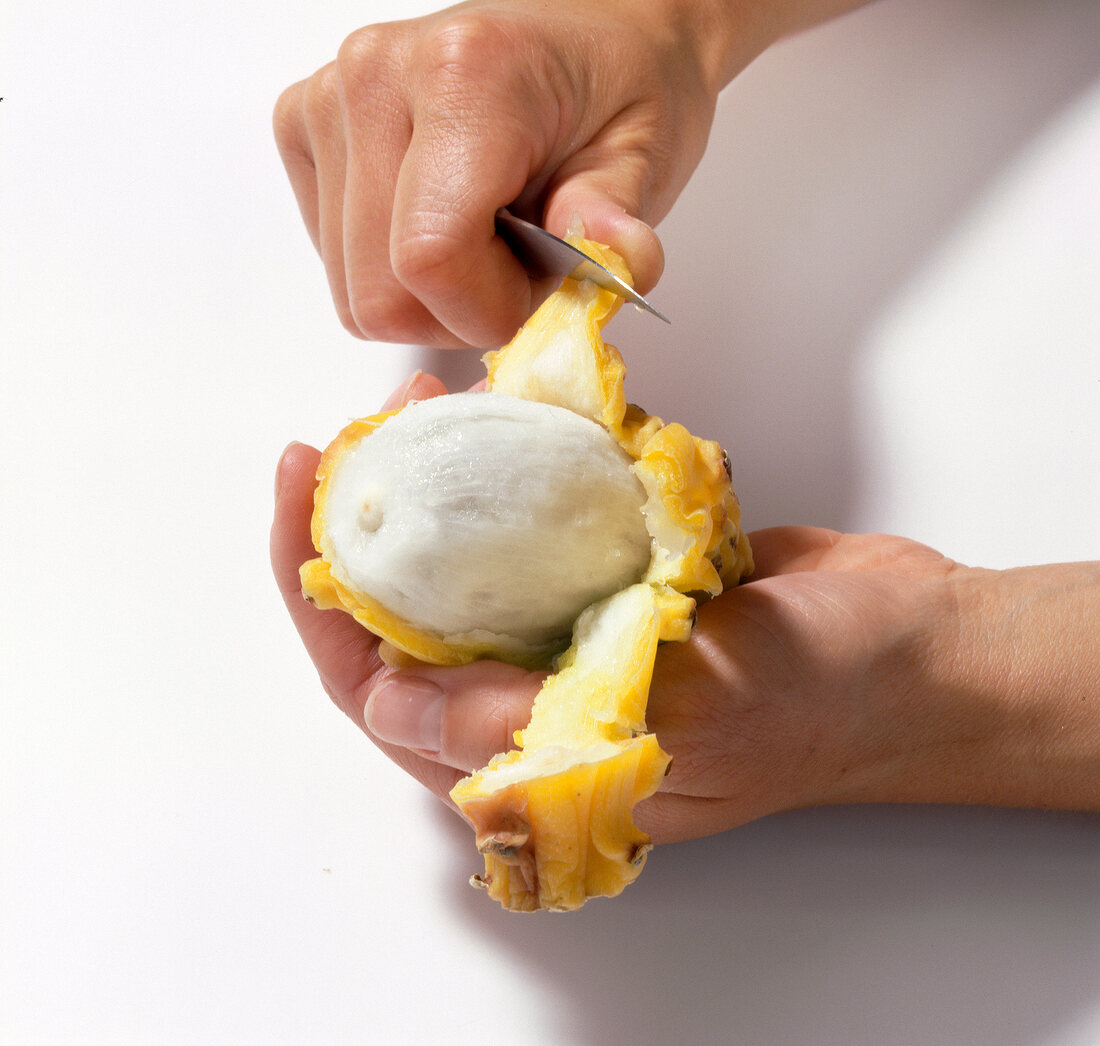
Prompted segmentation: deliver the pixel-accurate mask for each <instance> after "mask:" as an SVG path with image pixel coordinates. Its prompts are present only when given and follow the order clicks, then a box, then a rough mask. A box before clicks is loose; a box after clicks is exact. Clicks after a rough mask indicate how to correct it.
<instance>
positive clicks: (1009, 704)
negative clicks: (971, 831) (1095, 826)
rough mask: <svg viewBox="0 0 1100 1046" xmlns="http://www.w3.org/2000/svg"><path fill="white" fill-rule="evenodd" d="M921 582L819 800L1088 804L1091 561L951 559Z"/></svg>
mask: <svg viewBox="0 0 1100 1046" xmlns="http://www.w3.org/2000/svg"><path fill="white" fill-rule="evenodd" d="M922 588H923V592H920V593H918V595H919V598H920V599H921V600H923V601H924V605H923V606H921V607H917V606H916V605H914V606H912V607H911V608H910V613H911V615H912V616H911V618H910V621H911V623H910V625H909V627H908V638H907V639H906V640H905V641H903V642H899V643H898V644H897V650H904V651H905V653H904V654H903V655H899V654H898V653H897V651H895V652H894V653H893V654H892V656H891V657H890V658H884V659H883V662H884V667H883V671H880V672H878V673H876V674H873V675H872V677H871V678H872V679H873V680H874V682H873V683H872V684H871V685H873V686H875V687H876V693H875V695H874V697H873V699H872V700H870V701H868V702H867V703H866V705H865V706H864V707H868V708H873V709H874V710H875V711H874V713H873V715H872V716H871V717H870V718H869V719H865V720H864V721H862V722H861V723H857V724H849V728H850V729H851V731H852V733H851V736H846V737H844V738H842V741H841V747H840V750H841V751H846V752H852V751H856V752H859V753H861V756H860V758H858V759H856V760H854V761H853V762H854V764H855V767H854V772H852V773H850V774H848V775H839V774H838V775H836V777H835V778H834V781H835V784H834V785H833V787H832V789H831V800H832V801H838V802H857V801H859V802H929V803H956V804H981V805H990V806H1019V807H1048V808H1057V809H1100V644H1098V643H1097V639H1096V632H1097V610H1096V608H1097V606H1100V567H1098V566H1097V565H1096V564H1066V565H1055V566H1043V567H1027V568H1020V569H1016V570H1009V571H994V570H980V569H972V568H965V567H957V568H955V569H954V570H952V571H950V572H949V573H947V574H946V575H945V576H944V577H943V578H942V579H938V580H936V581H934V582H932V583H929V584H926V585H924V586H922ZM895 627H897V626H896V625H895Z"/></svg>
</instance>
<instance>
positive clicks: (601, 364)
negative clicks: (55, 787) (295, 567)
mask: <svg viewBox="0 0 1100 1046" xmlns="http://www.w3.org/2000/svg"><path fill="white" fill-rule="evenodd" d="M579 245H581V246H582V247H583V249H584V250H586V251H587V252H588V253H590V254H594V255H595V256H596V257H597V258H598V260H600V261H601V262H603V263H604V264H605V265H607V267H608V268H610V269H612V271H614V272H616V274H617V275H619V276H620V277H622V278H624V279H627V280H629V273H628V272H627V271H626V269H625V266H624V265H623V263H622V261H621V259H619V258H618V256H617V255H615V254H614V253H613V252H611V251H609V250H607V249H606V248H603V247H601V246H599V245H597V244H593V243H590V242H587V241H585V242H583V243H579ZM620 304H621V299H619V298H617V297H616V296H614V295H613V294H611V293H610V292H608V291H604V290H601V289H600V288H598V287H596V286H594V285H593V284H591V283H576V282H575V281H572V280H565V281H564V282H563V284H562V286H561V288H560V289H559V290H558V291H557V292H555V293H554V294H553V295H551V296H550V297H549V298H548V299H547V300H546V302H544V303H543V305H542V306H541V307H540V308H539V310H538V311H537V312H536V313H535V314H534V316H532V317H531V319H530V320H529V321H528V322H527V323H526V324H525V325H524V326H523V328H522V329H521V330H520V331H519V333H518V334H517V335H516V337H515V338H514V339H513V340H512V342H511V343H510V344H509V345H507V346H505V348H503V349H501V350H499V351H498V352H495V353H490V354H488V355H487V356H486V358H485V362H486V366H487V370H488V387H489V389H490V390H491V391H492V392H493V393H496V394H498V395H499V394H504V395H505V396H507V397H514V398H517V399H520V400H527V401H532V402H537V403H542V404H550V405H552V406H554V407H559V408H564V409H565V410H566V411H568V412H571V414H573V415H575V416H578V417H579V418H584V419H588V420H589V421H590V422H592V423H594V424H595V425H597V426H598V427H599V428H600V430H601V431H603V432H605V433H607V434H609V435H610V436H611V437H612V439H613V440H614V442H615V443H616V444H617V445H618V447H619V448H621V451H622V453H623V461H624V462H625V463H626V464H625V466H624V467H626V468H628V469H629V471H630V472H631V473H632V474H633V477H634V478H633V480H632V482H635V483H637V484H638V489H639V491H640V492H641V493H640V497H639V501H638V502H637V505H638V511H639V512H640V513H641V516H642V518H643V520H644V528H645V532H646V535H647V537H648V541H649V545H650V548H649V554H648V562H647V563H645V564H644V565H643V564H637V562H636V561H634V562H632V563H631V564H630V565H629V566H627V567H624V570H623V574H622V576H621V578H620V579H619V580H618V581H617V582H616V583H615V584H614V586H613V588H614V589H615V590H614V591H611V592H608V593H607V594H606V596H605V597H602V598H599V599H598V601H596V602H594V603H593V604H592V605H591V606H589V607H588V608H587V609H585V610H584V611H583V612H582V613H580V614H579V616H578V617H577V619H576V623H575V625H574V627H573V630H572V638H571V645H570V646H569V647H568V649H567V650H566V651H565V652H564V653H563V654H561V655H560V657H558V658H557V659H556V661H554V663H553V669H554V670H553V672H552V673H551V675H550V676H549V677H548V678H547V680H546V683H545V685H544V687H543V689H542V691H541V692H540V694H539V696H538V698H537V700H536V702H535V707H534V710H533V712H532V716H531V721H530V723H529V724H528V726H527V727H526V728H525V729H524V730H522V731H518V732H517V735H516V738H515V740H516V744H517V748H516V749H515V750H513V751H511V752H508V753H506V754H502V755H499V756H497V757H495V758H494V759H493V760H492V761H491V762H490V764H489V766H487V767H486V768H484V769H483V770H481V771H478V772H477V773H475V774H473V775H471V776H470V777H468V778H466V779H464V780H463V781H460V782H459V784H458V785H456V786H455V788H454V790H453V791H452V793H451V797H452V799H453V800H454V802H455V803H456V805H457V806H458V808H459V809H460V810H461V811H462V813H463V814H464V815H465V816H466V818H467V820H469V821H470V823H471V824H472V825H473V826H474V829H475V832H476V836H477V841H478V848H479V850H480V851H481V852H482V854H483V855H484V859H485V872H484V874H483V875H482V876H477V877H475V880H476V882H477V883H478V884H479V885H482V886H485V887H487V888H488V890H489V892H490V894H491V895H492V896H493V897H495V898H496V899H497V900H499V901H500V903H501V904H502V905H504V907H506V908H509V909H513V910H519V911H533V910H537V909H540V908H549V909H554V910H569V909H573V908H577V907H579V906H580V905H581V904H583V903H584V901H585V900H586V899H587V898H589V897H597V896H613V895H615V894H617V893H619V892H620V891H621V890H622V889H623V888H624V887H625V886H626V885H627V884H628V883H630V882H631V881H633V879H634V878H636V877H637V875H638V874H639V872H640V871H641V867H642V865H643V864H644V861H645V855H646V853H647V852H648V849H649V839H648V837H647V836H646V835H645V834H644V833H643V832H641V831H640V830H639V829H638V828H637V827H636V826H635V825H634V822H633V810H634V806H635V805H636V803H638V802H640V801H641V800H642V799H644V798H646V797H648V796H649V795H652V794H653V792H654V791H655V790H656V789H657V787H658V786H659V784H660V782H661V780H662V779H663V777H664V775H665V774H666V772H667V771H668V766H669V758H668V756H667V755H666V754H665V753H664V752H662V751H661V749H660V747H659V745H658V744H657V741H656V739H655V738H654V737H653V736H652V735H649V734H647V733H646V732H645V730H646V725H645V708H646V702H647V699H648V693H649V686H650V679H651V676H652V671H653V664H654V659H655V657H656V650H657V645H658V642H661V641H683V640H686V639H687V638H688V637H689V635H690V631H691V624H692V621H693V618H694V608H695V599H696V598H707V597H709V596H713V595H717V594H718V593H719V592H721V591H722V589H723V587H727V586H730V585H733V584H736V583H737V582H738V581H739V580H740V579H741V578H742V577H743V576H745V575H747V574H748V573H750V572H751V570H752V556H751V552H750V550H749V546H748V542H747V541H746V539H745V537H744V534H743V533H742V532H741V529H740V509H739V506H738V503H737V499H736V497H735V495H734V493H733V490H732V488H731V485H730V476H729V466H728V461H727V460H726V458H725V455H724V454H723V452H722V450H721V448H720V447H718V445H717V444H715V443H712V442H709V441H705V440H699V439H696V438H695V437H693V436H692V435H691V434H690V433H689V432H688V431H687V430H686V429H684V428H683V426H680V425H675V424H674V425H665V423H664V422H663V421H661V419H659V418H656V417H651V416H649V415H647V414H646V413H645V412H644V411H642V410H640V409H639V408H637V407H635V406H633V405H629V404H627V402H626V399H625V394H624V388H623V381H624V373H625V370H624V367H623V362H622V358H621V356H620V355H619V353H618V352H617V350H615V349H614V348H613V347H612V346H610V345H608V344H607V343H605V342H604V341H603V338H602V335H601V331H602V329H603V327H604V325H605V324H606V323H607V322H608V320H609V319H610V318H611V317H612V316H613V315H614V313H615V312H616V311H617V309H618V308H619V306H620ZM485 402H486V403H488V402H489V400H488V399H487V400H486V401H485ZM389 417H392V415H379V416H376V417H374V418H369V419H364V420H363V421H361V422H356V423H353V425H351V426H348V428H347V429H345V430H344V433H342V434H341V436H340V437H338V438H337V440H336V441H334V443H333V445H332V447H330V448H329V450H328V451H326V454H325V457H324V458H323V459H322V463H321V468H320V470H319V473H318V478H319V480H320V484H319V486H318V490H317V495H316V511H315V514H314V521H313V522H314V543H315V545H316V546H317V548H318V551H319V552H321V553H322V555H321V558H320V559H317V560H313V561H311V562H310V563H307V564H306V565H305V566H303V568H302V579H303V590H304V591H305V592H306V594H307V595H308V596H309V597H310V598H312V599H314V601H315V602H317V604H318V605H319V606H325V607H327V606H341V607H343V608H344V609H346V610H348V611H349V612H351V613H353V614H354V615H355V617H356V619H357V620H358V621H360V622H361V623H362V624H364V625H365V626H366V627H367V628H369V629H371V630H372V631H374V632H376V633H377V634H378V635H380V636H381V637H382V638H383V639H384V640H385V641H386V642H387V643H389V644H392V645H393V646H394V647H396V648H398V649H399V650H401V651H404V652H405V653H406V654H408V655H412V656H413V657H416V658H419V659H421V660H425V661H430V662H434V663H437V664H460V663H463V662H465V661H469V660H472V659H474V658H477V657H497V658H504V659H507V660H513V661H516V662H517V663H521V664H532V665H533V664H539V663H542V664H549V663H550V662H549V660H548V659H549V658H551V657H552V656H553V655H554V654H555V653H557V652H558V651H560V650H561V646H555V645H554V644H553V643H551V644H549V645H544V646H543V647H542V648H539V649H535V648H534V647H530V646H528V647H524V646H523V644H522V643H521V644H520V646H518V647H517V646H515V644H514V643H513V642H512V639H510V638H508V637H504V638H503V639H502V637H501V636H500V635H498V634H493V633H492V630H491V629H490V630H484V629H483V630H480V631H479V630H477V629H473V630H466V631H465V632H462V633H461V634H455V633H454V632H453V631H452V632H450V633H448V632H447V631H446V629H444V628H441V627H434V626H433V625H432V623H431V622H429V623H428V626H427V627H426V626H425V623H424V621H418V622H417V621H412V620H410V619H409V616H408V614H407V613H405V612H402V613H399V612H397V611H395V609H394V608H393V606H388V605H386V601H385V600H383V599H379V598H377V596H376V594H372V593H371V592H368V591H364V590H362V586H361V585H357V584H355V583H350V582H349V580H348V575H347V572H346V571H338V570H334V568H333V563H332V562H331V560H332V559H333V554H332V548H331V541H330V530H331V521H330V520H328V518H327V514H328V512H329V508H330V500H331V498H332V493H331V492H332V489H333V476H334V475H335V474H336V472H337V471H338V470H339V469H340V467H341V461H342V460H344V459H345V458H346V457H347V456H348V455H349V454H350V453H352V452H353V448H355V447H358V446H359V445H360V444H361V443H362V442H363V441H365V440H368V439H369V438H370V437H371V436H372V434H373V433H375V432H376V431H377V430H378V429H379V428H380V427H381V426H382V425H383V424H385V422H386V421H387V419H388V418H389ZM543 442H544V443H545V444H546V445H548V446H551V447H553V446H555V445H556V444H557V442H558V441H557V440H555V439H548V440H544V441H543ZM376 445H380V444H376ZM536 445H538V444H536ZM494 453H495V452H494V450H493V449H492V447H486V448H485V449H484V452H483V453H482V454H481V455H475V456H473V457H472V458H471V460H470V467H471V468H472V469H478V468H480V469H481V470H482V474H488V473H491V472H492V470H493V467H494V466H493V464H492V462H493V460H495V459H494V458H493V454H494ZM530 453H531V456H532V458H533V459H537V458H538V455H539V454H540V453H542V451H541V450H537V451H536V450H532V451H530ZM582 457H583V455H582ZM525 464H527V465H528V467H529V468H530V470H531V471H537V470H538V463H537V461H535V460H532V461H527V462H525ZM565 471H566V472H570V471H572V472H578V471H580V472H584V471H586V465H585V462H584V461H581V462H579V463H575V464H573V465H570V466H569V467H568V468H567V469H566V470H565ZM611 474H613V480H609V482H611V483H612V486H613V487H622V486H623V481H622V477H621V476H619V474H618V473H617V471H616V470H615V468H613V467H612V468H611ZM532 478H536V477H532ZM433 482H434V480H433ZM485 482H486V483H487V484H488V483H490V478H489V477H488V476H486V479H485ZM626 486H629V483H626ZM531 488H532V484H531V483H512V484H506V485H505V489H506V490H508V491H510V493H508V494H507V495H501V496H500V497H497V498H496V501H495V502H494V503H495V504H499V503H500V502H501V501H504V502H509V503H510V502H511V501H513V500H516V501H518V502H520V503H522V499H523V498H524V497H525V496H526V495H525V491H526V490H529V489H531ZM624 489H625V487H624ZM578 497H580V499H581V501H583V502H591V501H593V500H595V501H601V500H603V498H602V495H601V494H599V493H597V494H595V495H593V494H592V493H591V492H588V493H585V494H584V495H578ZM367 515H368V517H370V519H369V525H368V526H367V529H371V528H372V527H374V526H375V525H376V522H377V521H376V520H375V519H374V517H373V515H372V514H371V512H370V511H369V510H368V511H367ZM489 515H493V516H495V515H497V512H496V510H495V509H494V511H493V512H491V513H489ZM513 515H514V513H513ZM482 522H483V523H484V525H485V526H486V527H490V528H491V526H492V525H493V522H492V520H490V519H488V518H486V519H484V520H483V521H482ZM543 522H544V521H540V519H539V518H538V513H537V512H536V513H535V514H534V517H533V518H531V519H530V525H531V526H532V528H534V530H533V533H538V531H539V528H540V525H542V523H543ZM414 529H415V528H414ZM415 536H416V537H417V538H418V540H419V538H420V537H422V535H415ZM482 537H483V535H480V534H479V535H478V538H479V542H480V544H479V545H478V547H480V548H486V547H487V548H489V549H492V548H493V543H492V540H490V543H489V545H488V546H485V545H484V543H483V542H482V541H481V538H482ZM502 540H503V538H502ZM586 540H588V539H586ZM599 541H600V544H601V546H603V545H607V540H606V535H604V536H602V537H601V538H600V539H599ZM612 544H614V542H612ZM537 545H538V543H537V542H534V543H533V544H532V551H533V553H534V552H535V551H536V546H537ZM610 551H611V552H612V553H614V549H611V550H610ZM484 555H485V558H486V560H489V559H494V558H496V557H494V556H493V555H492V553H491V552H486V553H484ZM505 559H507V557H505ZM558 559H560V557H558V558H556V559H554V560H553V563H554V566H555V568H559V567H560V569H561V570H562V571H568V569H569V566H570V564H569V563H567V562H561V563H559V562H558ZM624 562H625V560H624ZM483 565H484V567H485V569H486V571H487V572H491V568H492V564H491V563H489V562H485V563H484V564H483ZM576 569H577V570H578V571H579V572H580V573H585V572H587V571H588V567H586V566H584V565H581V566H578V567H576ZM338 574H341V575H342V576H340V577H338V576H337V575H338ZM398 580H400V579H398ZM498 581H501V582H502V583H503V584H505V585H506V586H507V585H508V584H510V583H512V579H511V578H509V577H508V576H504V577H502V578H499V579H498ZM520 594H521V595H525V594H526V595H530V596H531V597H532V598H534V597H535V596H536V593H535V592H532V591H529V590H525V589H524V588H523V586H522V583H520ZM428 602H431V600H428ZM578 609H580V608H578ZM505 616H507V615H505ZM512 638H515V637H512ZM562 645H564V643H563V644H562ZM536 646H537V644H536Z"/></svg>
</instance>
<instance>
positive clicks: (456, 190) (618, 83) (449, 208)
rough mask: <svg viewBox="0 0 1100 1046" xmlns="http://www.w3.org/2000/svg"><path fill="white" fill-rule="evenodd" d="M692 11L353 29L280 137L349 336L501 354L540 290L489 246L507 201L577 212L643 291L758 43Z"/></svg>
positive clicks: (474, 6) (431, 21)
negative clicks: (662, 229)
mask: <svg viewBox="0 0 1100 1046" xmlns="http://www.w3.org/2000/svg"><path fill="white" fill-rule="evenodd" d="M684 6H685V5H683V4H682V2H681V0H650V2H649V3H644V4H638V3H625V2H617V0H609V2H606V3H601V4H591V3H584V2H581V0H558V2H556V3H554V4H550V5H532V4H530V3H525V2H522V0H477V2H473V3H466V4H462V5H459V6H457V7H454V8H450V9H448V10H445V11H442V12H439V13H437V14H433V15H430V16H428V17H425V18H418V19H413V20H410V21H403V22H393V23H387V24H383V25H375V26H369V27H367V28H364V29H360V30H358V31H357V32H355V33H352V35H351V36H349V37H348V39H347V40H346V41H345V42H344V44H343V46H342V47H341V48H340V51H339V55H338V57H337V59H336V61H334V62H332V63H331V64H329V65H327V66H325V67H324V68H322V69H321V70H320V71H319V72H317V73H316V74H315V75H314V76H312V77H311V78H310V79H308V80H305V81H303V82H301V83H298V84H295V85H294V86H293V87H291V88H289V89H288V90H287V91H286V92H285V93H284V94H283V96H282V97H281V98H280V100H279V103H278V105H277V108H276V112H275V132H276V139H277V142H278V145H279V149H280V153H281V155H282V158H283V162H284V164H285V165H286V168H287V172H288V174H289V176H290V180H291V184H292V186H293V189H294V192H295V194H296V196H297V198H298V202H299V206H300V208H301V212H302V216H303V218H304V219H305V223H306V225H307V227H308V229H309V232H310V235H311V236H312V238H313V242H314V245H315V246H316V248H317V250H318V251H319V252H320V255H321V257H322V259H323V261H324V264H325V268H326V270H327V273H328V277H329V283H330V286H331V290H332V295H333V299H334V301H335V304H336V307H337V311H338V313H339V314H340V317H341V319H342V321H343V323H344V325H345V326H346V327H347V329H348V330H349V331H351V332H352V333H354V334H357V335H359V336H362V337H365V338H371V339H376V340H382V341H399V342H409V343H415V344H423V345H452V346H453V345H462V344H474V345H481V346H496V345H500V344H502V343H503V342H504V341H506V340H507V339H508V338H509V337H511V335H512V334H513V333H514V332H515V331H516V330H517V329H518V328H519V326H520V325H521V324H522V323H523V322H524V321H525V320H526V319H527V317H528V316H529V315H530V314H531V312H532V311H533V309H534V305H535V304H537V302H536V301H534V300H533V299H534V298H535V297H537V296H538V294H539V291H540V288H538V287H535V286H533V285H532V284H531V283H530V281H529V280H528V278H527V276H526V274H525V273H524V272H523V270H522V269H521V268H520V266H519V264H518V263H517V262H516V260H515V259H514V257H513V256H512V255H511V253H510V252H509V250H508V248H507V247H506V246H505V244H504V242H503V241H502V240H500V239H499V238H497V237H495V234H494V226H493V216H494V214H495V212H496V210H497V209H498V208H499V207H502V206H507V205H511V206H513V207H514V209H515V210H516V211H517V212H518V213H520V214H521V215H523V216H525V217H529V218H531V219H532V220H535V221H538V222H542V223H544V224H545V226H546V227H547V228H548V229H549V230H550V231H552V232H555V233H557V234H559V235H562V234H564V233H565V231H566V229H567V227H568V226H569V225H570V223H571V221H572V218H573V216H574V214H577V215H579V216H580V218H581V219H582V220H583V223H584V226H585V229H586V232H587V234H588V236H589V237H590V238H592V239H595V240H599V241H601V242H604V243H607V244H610V245H611V246H613V247H615V248H616V249H617V250H618V251H619V252H620V253H621V254H622V255H623V256H624V257H625V259H626V261H627V263H628V265H629V266H630V268H631V271H632V272H633V275H634V279H635V282H636V284H637V286H638V288H639V290H641V291H642V293H645V292H646V291H647V290H649V289H650V288H652V286H653V285H654V284H655V283H656V281H657V278H658V276H659V275H660V272H661V268H662V265H663V261H662V253H661V246H660V243H659V241H658V239H657V237H656V235H655V233H654V232H653V230H652V228H651V227H650V226H651V225H652V224H654V223H656V222H657V221H658V220H659V219H660V218H661V217H663V216H664V214H665V213H666V212H667V211H668V209H669V207H670V206H671V204H672V202H673V200H674V199H675V198H676V196H677V195H678V194H679V192H680V190H681V189H682V188H683V186H684V184H685V183H686V182H687V180H688V177H689V175H690V174H691V172H692V171H693V169H694V168H695V166H696V164H697V163H698V161H699V159H700V157H701V155H702V152H703V149H704V146H705V144H706V140H707V134H708V131H709V128H710V123H711V120H712V117H713V113H714V106H715V101H716V98H717V94H718V91H719V89H720V87H721V86H722V84H723V82H724V80H725V79H726V78H728V76H729V75H732V72H730V68H729V67H730V66H731V63H732V65H733V66H734V67H739V66H740V65H744V64H747V62H748V61H749V59H750V58H751V57H752V56H753V55H754V54H755V53H756V52H757V51H758V50H760V49H761V48H762V46H763V41H758V37H759V36H760V35H761V34H759V33H756V32H750V29H749V27H748V25H747V24H746V25H735V24H733V12H734V9H735V8H737V7H738V5H732V4H729V3H728V2H726V0H692V3H691V4H688V5H686V13H685V11H680V10H679V9H680V8H683V7H684ZM849 6H850V5H849ZM647 223H648V224H647Z"/></svg>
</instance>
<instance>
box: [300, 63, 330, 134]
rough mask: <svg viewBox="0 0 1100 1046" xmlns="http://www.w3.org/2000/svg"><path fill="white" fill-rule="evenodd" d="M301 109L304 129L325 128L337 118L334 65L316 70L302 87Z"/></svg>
mask: <svg viewBox="0 0 1100 1046" xmlns="http://www.w3.org/2000/svg"><path fill="white" fill-rule="evenodd" d="M301 109H302V112H303V113H304V118H305V123H306V127H307V128H310V127H313V128H317V127H327V126H328V125H330V124H331V123H332V122H333V121H334V120H337V119H338V118H339V111H340V93H339V90H338V88H337V83H336V67H335V63H333V62H330V63H329V64H328V65H326V66H324V67H323V68H321V69H319V70H317V72H316V73H314V74H313V76H311V77H310V78H309V79H308V80H307V81H306V82H305V84H304V85H303V88H302V102H301Z"/></svg>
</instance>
